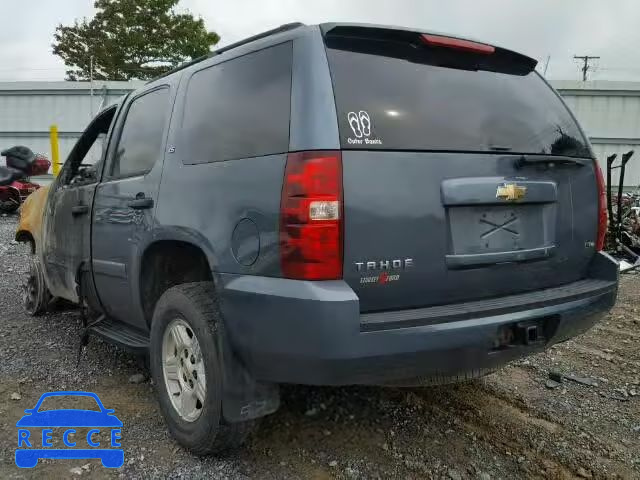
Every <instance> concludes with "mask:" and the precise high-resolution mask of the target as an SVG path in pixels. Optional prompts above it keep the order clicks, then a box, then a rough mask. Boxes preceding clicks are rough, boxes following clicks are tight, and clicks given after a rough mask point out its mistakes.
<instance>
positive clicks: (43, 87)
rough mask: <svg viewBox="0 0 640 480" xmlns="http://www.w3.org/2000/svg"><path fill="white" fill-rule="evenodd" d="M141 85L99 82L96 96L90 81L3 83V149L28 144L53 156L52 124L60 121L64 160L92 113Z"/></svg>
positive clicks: (0, 135) (0, 97) (0, 122)
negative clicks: (50, 132)
mask: <svg viewBox="0 0 640 480" xmlns="http://www.w3.org/2000/svg"><path fill="white" fill-rule="evenodd" d="M139 85H140V84H139V83H130V82H95V83H94V91H93V98H92V97H91V89H90V85H89V84H88V83H87V82H5V83H0V149H4V148H7V147H11V146H13V145H26V146H28V147H29V148H31V149H32V150H33V151H34V152H36V153H42V154H44V155H46V156H47V157H49V158H50V157H51V146H50V141H49V128H50V126H51V125H52V124H56V125H57V126H58V132H59V147H60V159H61V161H64V159H65V158H66V157H67V155H68V154H69V152H70V151H71V149H72V148H73V146H74V145H75V143H76V140H77V139H78V138H79V137H80V135H81V134H82V131H83V130H84V129H85V128H86V126H87V124H88V123H89V121H90V119H91V118H92V113H93V114H95V113H97V112H98V111H99V110H100V109H101V108H104V107H106V106H107V105H110V104H112V103H114V102H115V101H117V100H118V98H120V97H121V96H122V95H124V94H126V93H128V92H129V91H131V90H133V89H135V88H137V87H138V86H139ZM3 161H4V159H3Z"/></svg>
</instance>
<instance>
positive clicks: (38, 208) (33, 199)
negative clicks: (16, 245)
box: [15, 186, 49, 253]
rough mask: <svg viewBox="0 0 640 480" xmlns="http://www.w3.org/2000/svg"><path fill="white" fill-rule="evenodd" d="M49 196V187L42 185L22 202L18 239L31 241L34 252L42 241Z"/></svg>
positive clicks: (19, 240) (17, 230)
mask: <svg viewBox="0 0 640 480" xmlns="http://www.w3.org/2000/svg"><path fill="white" fill-rule="evenodd" d="M48 196H49V187H48V186H46V187H41V188H39V189H38V190H36V191H35V192H33V193H32V194H31V195H29V196H28V197H27V199H26V200H25V201H24V203H23V204H22V208H21V209H20V220H19V222H18V228H17V229H16V237H15V238H16V241H18V242H24V243H26V242H29V243H31V249H32V253H36V251H38V249H39V248H40V246H41V241H42V220H43V215H44V210H45V205H46V203H47V197H48Z"/></svg>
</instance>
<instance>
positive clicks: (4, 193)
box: [0, 146, 51, 213]
mask: <svg viewBox="0 0 640 480" xmlns="http://www.w3.org/2000/svg"><path fill="white" fill-rule="evenodd" d="M0 156H3V157H6V165H7V166H6V167H2V166H0V211H2V212H5V213H13V212H15V211H16V210H17V209H18V207H20V205H22V202H24V201H25V199H26V198H27V197H28V196H29V195H30V194H32V193H33V192H35V191H36V190H37V189H38V188H40V185H38V184H37V183H33V182H31V181H30V180H29V178H30V177H31V176H32V175H44V174H45V173H47V172H48V171H49V167H50V166H51V162H50V161H49V160H47V159H46V158H45V157H43V156H42V155H36V154H34V153H33V152H32V151H31V149H29V148H27V147H23V146H16V147H11V148H8V149H6V150H3V151H2V152H0Z"/></svg>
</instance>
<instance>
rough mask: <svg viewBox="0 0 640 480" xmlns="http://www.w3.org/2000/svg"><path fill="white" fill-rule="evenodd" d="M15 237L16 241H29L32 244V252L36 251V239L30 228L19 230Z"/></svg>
mask: <svg viewBox="0 0 640 480" xmlns="http://www.w3.org/2000/svg"><path fill="white" fill-rule="evenodd" d="M15 239H16V242H20V243H29V244H30V245H31V253H36V240H35V238H34V236H33V234H32V233H31V232H30V231H29V230H18V231H17V232H16V237H15Z"/></svg>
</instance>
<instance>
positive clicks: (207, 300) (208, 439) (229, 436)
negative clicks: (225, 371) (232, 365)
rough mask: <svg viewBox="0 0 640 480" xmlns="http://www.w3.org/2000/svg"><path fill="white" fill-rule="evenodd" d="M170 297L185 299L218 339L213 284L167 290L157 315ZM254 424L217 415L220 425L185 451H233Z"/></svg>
mask: <svg viewBox="0 0 640 480" xmlns="http://www.w3.org/2000/svg"><path fill="white" fill-rule="evenodd" d="M173 295H182V296H184V297H186V298H187V300H188V301H189V302H190V303H191V304H192V305H193V307H194V308H195V309H196V310H197V311H198V312H199V313H200V315H202V317H203V318H206V319H207V325H208V328H209V332H210V334H211V336H212V337H213V338H214V339H215V338H216V337H217V336H218V335H220V333H221V318H222V316H221V312H220V308H219V305H218V301H217V299H216V292H215V288H214V285H213V282H195V283H185V284H181V285H177V286H175V287H172V288H170V289H169V290H167V291H166V292H165V293H164V294H163V295H162V297H160V300H158V304H157V305H156V312H158V311H164V310H166V309H167V308H170V303H169V300H168V298H170V297H172V296H173ZM155 316H156V314H154V320H155ZM152 328H153V327H152ZM219 354H220V352H219ZM217 361H218V362H220V358H218V360H217ZM158 368H160V367H158ZM221 368H222V367H221ZM160 379H162V377H160ZM157 383H158V385H157V388H158V389H161V388H162V389H163V388H164V383H163V382H157ZM159 394H161V395H166V392H165V391H164V390H163V391H162V392H159ZM165 417H166V416H165ZM255 423H256V422H255V421H252V420H249V421H245V422H237V423H228V422H226V421H225V420H224V418H223V416H222V412H220V418H219V423H218V424H212V425H211V426H210V427H209V432H208V434H207V435H206V436H205V438H203V439H201V441H200V442H199V443H197V444H192V445H190V446H188V448H189V450H190V451H191V452H192V453H194V454H196V455H210V454H214V453H223V452H226V451H229V450H233V449H236V448H238V447H240V446H241V445H242V444H243V443H244V442H245V440H246V439H247V437H248V436H249V434H250V433H251V431H252V430H253V429H254V427H255Z"/></svg>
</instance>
